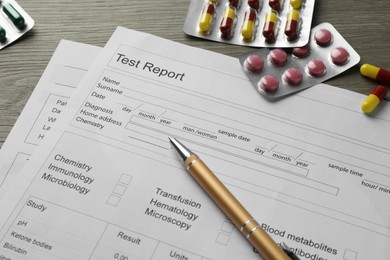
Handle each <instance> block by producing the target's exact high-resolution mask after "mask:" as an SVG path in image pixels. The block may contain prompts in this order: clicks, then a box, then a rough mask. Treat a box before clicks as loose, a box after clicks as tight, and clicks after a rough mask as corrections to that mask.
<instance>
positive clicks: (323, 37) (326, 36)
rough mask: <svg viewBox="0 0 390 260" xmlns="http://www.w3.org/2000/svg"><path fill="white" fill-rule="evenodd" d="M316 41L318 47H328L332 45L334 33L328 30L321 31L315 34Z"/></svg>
mask: <svg viewBox="0 0 390 260" xmlns="http://www.w3.org/2000/svg"><path fill="white" fill-rule="evenodd" d="M314 39H315V40H316V43H317V44H318V45H320V46H322V47H326V46H328V45H329V44H331V42H332V40H333V37H332V33H331V32H330V31H328V30H327V29H321V30H319V31H318V32H316V33H315V35H314Z"/></svg>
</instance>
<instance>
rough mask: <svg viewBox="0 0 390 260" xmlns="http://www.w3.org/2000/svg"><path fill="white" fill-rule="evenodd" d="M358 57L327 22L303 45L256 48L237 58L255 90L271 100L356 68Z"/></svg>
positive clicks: (313, 30)
mask: <svg viewBox="0 0 390 260" xmlns="http://www.w3.org/2000/svg"><path fill="white" fill-rule="evenodd" d="M359 60H360V56H359V54H358V53H357V52H356V51H355V50H354V49H353V48H352V46H351V45H349V44H348V42H347V41H346V40H345V39H344V38H343V37H342V36H341V34H340V33H339V32H338V31H337V30H336V29H335V28H334V27H333V26H332V25H331V24H329V23H322V24H320V25H318V26H316V27H314V28H313V29H312V32H311V36H310V41H309V43H308V44H307V45H306V46H303V47H296V48H290V49H277V48H276V49H268V48H263V49H257V50H254V51H251V52H248V53H245V54H244V55H242V56H241V57H240V63H241V65H242V67H243V69H244V71H245V72H246V74H247V75H248V77H249V79H250V80H251V82H252V84H253V85H254V86H255V87H256V89H257V90H258V91H259V92H260V93H261V94H263V95H264V96H265V97H267V98H268V99H270V100H276V99H278V98H281V97H284V96H286V95H289V94H292V93H294V92H297V91H300V90H303V89H305V88H308V87H311V86H314V85H316V84H319V83H321V82H323V81H325V80H327V79H329V78H331V77H334V76H336V75H338V74H340V73H342V72H344V71H345V70H347V69H349V68H351V67H352V66H354V65H356V64H357V63H358V62H359Z"/></svg>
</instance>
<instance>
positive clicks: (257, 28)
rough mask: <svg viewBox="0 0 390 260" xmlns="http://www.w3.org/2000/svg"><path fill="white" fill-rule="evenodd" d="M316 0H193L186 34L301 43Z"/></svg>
mask: <svg viewBox="0 0 390 260" xmlns="http://www.w3.org/2000/svg"><path fill="white" fill-rule="evenodd" d="M314 2H315V0H191V3H190V6H189V9H188V13H187V17H186V20H185V23H184V32H185V33H186V34H189V35H192V36H196V37H200V38H204V39H208V40H213V41H219V42H225V43H229V44H236V45H246V46H252V47H280V48H288V47H301V46H304V45H306V44H307V42H308V41H309V37H310V30H311V22H312V18H313V11H314Z"/></svg>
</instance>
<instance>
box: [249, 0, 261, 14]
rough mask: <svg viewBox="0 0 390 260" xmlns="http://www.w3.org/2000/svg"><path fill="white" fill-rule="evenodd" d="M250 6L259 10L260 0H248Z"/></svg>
mask: <svg viewBox="0 0 390 260" xmlns="http://www.w3.org/2000/svg"><path fill="white" fill-rule="evenodd" d="M248 6H249V7H250V8H253V9H255V10H256V11H259V8H260V1H259V0H248Z"/></svg>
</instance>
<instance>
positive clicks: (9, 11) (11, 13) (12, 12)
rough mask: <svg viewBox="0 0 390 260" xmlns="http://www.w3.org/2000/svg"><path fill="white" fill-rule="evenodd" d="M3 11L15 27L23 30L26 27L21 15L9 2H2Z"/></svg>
mask: <svg viewBox="0 0 390 260" xmlns="http://www.w3.org/2000/svg"><path fill="white" fill-rule="evenodd" d="M3 11H4V13H5V14H6V15H7V17H8V18H9V19H10V21H11V22H12V23H13V24H14V25H15V27H16V28H18V29H19V30H23V29H24V28H25V27H26V23H25V21H24V18H23V16H21V15H20V13H19V12H18V11H17V10H16V9H15V8H14V7H13V6H12V5H11V4H8V3H7V4H4V5H3Z"/></svg>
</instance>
